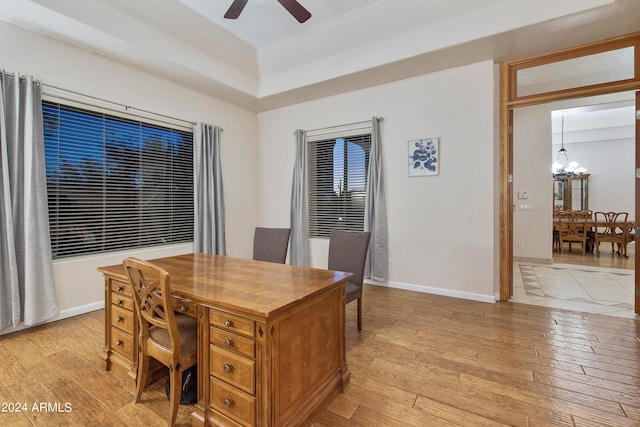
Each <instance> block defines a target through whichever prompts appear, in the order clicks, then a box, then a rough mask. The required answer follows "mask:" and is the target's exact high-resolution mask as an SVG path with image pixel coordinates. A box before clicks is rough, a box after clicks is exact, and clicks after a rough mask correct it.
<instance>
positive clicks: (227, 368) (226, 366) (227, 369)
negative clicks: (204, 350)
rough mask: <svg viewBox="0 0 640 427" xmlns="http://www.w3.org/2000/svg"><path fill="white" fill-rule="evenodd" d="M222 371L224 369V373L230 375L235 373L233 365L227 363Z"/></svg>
mask: <svg viewBox="0 0 640 427" xmlns="http://www.w3.org/2000/svg"><path fill="white" fill-rule="evenodd" d="M222 369H224V371H225V372H226V373H227V374H228V373H229V372H231V371H233V365H232V364H231V363H229V362H227V363H225V364H224V366H223V367H222Z"/></svg>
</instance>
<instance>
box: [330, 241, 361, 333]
mask: <svg viewBox="0 0 640 427" xmlns="http://www.w3.org/2000/svg"><path fill="white" fill-rule="evenodd" d="M369 238H370V233H369V232H368V231H344V230H331V235H330V237H329V262H328V268H329V270H336V271H345V272H347V273H353V276H352V277H351V280H349V282H347V285H346V304H348V303H350V302H351V301H353V300H355V299H357V300H358V330H359V331H361V330H362V282H363V281H364V265H365V262H366V260H367V251H368V250H369Z"/></svg>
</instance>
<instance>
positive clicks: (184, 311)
mask: <svg viewBox="0 0 640 427" xmlns="http://www.w3.org/2000/svg"><path fill="white" fill-rule="evenodd" d="M180 311H181V312H183V313H186V312H187V311H189V307H187V306H186V305H183V306H182V307H180Z"/></svg>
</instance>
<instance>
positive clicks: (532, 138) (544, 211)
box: [513, 104, 553, 262]
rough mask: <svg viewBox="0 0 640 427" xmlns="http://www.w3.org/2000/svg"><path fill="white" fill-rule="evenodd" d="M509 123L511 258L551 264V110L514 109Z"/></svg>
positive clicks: (537, 106)
mask: <svg viewBox="0 0 640 427" xmlns="http://www.w3.org/2000/svg"><path fill="white" fill-rule="evenodd" d="M513 123H514V126H513V203H514V204H515V210H514V212H513V246H514V248H513V256H514V257H520V258H523V257H524V258H538V259H540V261H546V262H551V259H552V253H551V252H552V232H551V224H552V197H551V192H552V186H553V176H552V174H551V164H552V163H553V162H552V161H551V107H550V105H549V104H543V105H534V106H531V107H523V108H516V109H515V110H514V111H513ZM522 192H526V193H527V194H528V196H527V197H528V198H527V199H518V193H522ZM523 205H524V206H523ZM525 206H528V207H529V209H530V210H525ZM519 242H521V245H523V246H524V247H519V245H518V243H519Z"/></svg>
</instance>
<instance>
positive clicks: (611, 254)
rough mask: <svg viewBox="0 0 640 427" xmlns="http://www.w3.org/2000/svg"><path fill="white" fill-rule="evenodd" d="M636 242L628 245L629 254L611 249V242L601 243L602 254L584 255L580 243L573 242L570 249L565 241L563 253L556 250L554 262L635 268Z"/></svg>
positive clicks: (625, 268) (626, 268)
mask: <svg viewBox="0 0 640 427" xmlns="http://www.w3.org/2000/svg"><path fill="white" fill-rule="evenodd" d="M635 247H636V245H635V243H632V244H629V245H628V246H627V255H628V256H626V257H624V256H619V255H618V254H617V253H616V252H615V251H612V250H611V244H609V243H601V244H600V256H597V255H596V252H595V251H593V253H589V252H587V253H586V254H584V255H582V249H580V245H579V244H573V245H572V248H571V250H569V244H568V243H565V245H564V247H563V249H562V251H563V253H560V252H557V251H554V252H553V262H554V263H556V264H578V265H586V266H590V267H601V268H618V269H623V270H634V269H635Z"/></svg>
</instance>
